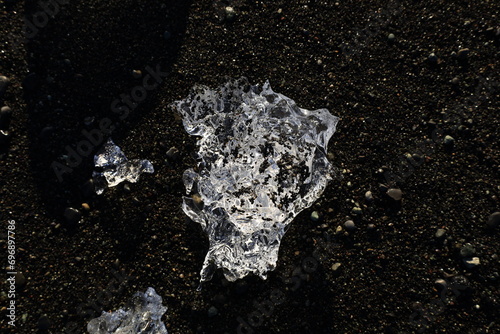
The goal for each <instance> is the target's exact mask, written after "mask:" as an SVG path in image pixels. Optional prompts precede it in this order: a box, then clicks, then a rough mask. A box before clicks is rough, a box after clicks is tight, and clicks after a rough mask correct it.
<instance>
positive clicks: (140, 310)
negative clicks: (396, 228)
mask: <svg viewBox="0 0 500 334" xmlns="http://www.w3.org/2000/svg"><path fill="white" fill-rule="evenodd" d="M166 311H167V307H165V306H163V305H162V298H161V297H160V296H159V295H158V294H157V293H156V291H155V289H153V288H148V289H147V290H146V292H145V293H141V292H137V293H136V294H135V295H134V296H133V297H132V299H131V302H130V306H129V307H127V308H125V309H119V310H118V311H115V312H112V313H107V312H102V315H101V316H100V317H98V318H95V319H92V320H90V322H89V323H88V325H87V331H88V332H89V333H90V334H168V332H167V328H166V327H165V324H164V323H163V321H161V317H162V316H163V314H164V313H165V312H166Z"/></svg>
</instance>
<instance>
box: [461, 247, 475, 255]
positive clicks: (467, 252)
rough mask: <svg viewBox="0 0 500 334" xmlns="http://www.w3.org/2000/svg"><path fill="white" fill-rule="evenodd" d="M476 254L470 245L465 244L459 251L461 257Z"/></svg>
mask: <svg viewBox="0 0 500 334" xmlns="http://www.w3.org/2000/svg"><path fill="white" fill-rule="evenodd" d="M474 254H476V249H475V248H474V247H473V246H472V245H471V244H466V245H464V246H463V247H462V248H461V249H460V256H461V257H471V256H472V255H474Z"/></svg>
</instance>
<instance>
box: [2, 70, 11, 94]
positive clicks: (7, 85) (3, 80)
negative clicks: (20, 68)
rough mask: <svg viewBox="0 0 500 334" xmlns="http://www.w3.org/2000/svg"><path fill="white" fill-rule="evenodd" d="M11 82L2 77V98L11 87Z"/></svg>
mask: <svg viewBox="0 0 500 334" xmlns="http://www.w3.org/2000/svg"><path fill="white" fill-rule="evenodd" d="M9 83H10V80H9V78H7V77H6V76H3V75H0V97H2V96H3V95H4V94H5V92H6V91H7V87H9Z"/></svg>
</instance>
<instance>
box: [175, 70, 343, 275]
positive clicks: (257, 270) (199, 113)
mask: <svg viewBox="0 0 500 334" xmlns="http://www.w3.org/2000/svg"><path fill="white" fill-rule="evenodd" d="M174 107H176V109H177V110H178V111H179V112H180V114H181V115H182V116H183V123H184V127H185V129H186V131H187V132H188V133H189V134H191V135H194V136H199V137H201V138H200V139H199V141H198V149H199V150H198V161H199V163H198V166H197V168H196V169H188V170H186V171H185V172H184V185H185V187H186V191H187V194H190V195H191V196H190V197H185V198H184V202H183V210H184V212H185V213H186V214H187V215H188V216H189V217H190V218H191V219H192V220H194V221H196V222H198V223H200V224H201V226H202V228H203V230H204V231H205V232H206V233H207V235H208V238H209V242H210V248H209V250H208V253H207V255H206V258H205V262H204V264H203V268H202V271H201V281H202V282H203V281H207V280H210V279H211V278H212V275H213V272H214V271H215V269H217V268H223V271H224V275H225V277H226V278H227V279H228V280H229V281H235V280H237V279H240V278H242V277H244V276H246V275H248V274H249V273H253V274H255V275H258V276H260V277H261V278H263V279H265V278H266V273H267V272H268V271H270V270H273V269H274V268H275V266H276V261H277V259H278V250H279V245H280V242H281V238H282V237H283V235H284V234H285V228H286V226H287V225H288V224H290V222H291V221H292V220H293V218H294V217H295V216H296V215H297V214H298V213H299V212H301V211H302V210H304V209H305V208H307V207H309V206H311V205H312V204H313V202H314V201H315V200H316V199H317V198H318V197H319V196H320V195H321V194H322V192H323V190H324V189H325V187H326V185H327V182H328V181H329V180H331V179H332V175H333V167H332V166H331V164H330V163H329V162H328V160H327V158H326V151H327V145H328V141H329V140H330V137H331V136H332V135H333V133H334V132H335V129H336V125H337V121H338V118H337V117H335V116H332V115H331V114H330V112H329V111H328V110H326V109H318V110H314V111H310V110H306V109H302V108H300V107H298V106H297V105H296V104H295V102H294V101H293V100H291V99H290V98H288V97H286V96H284V95H282V94H279V93H275V92H274V91H273V90H272V89H271V87H270V85H269V82H266V83H265V84H264V85H263V86H262V87H260V86H253V85H250V84H249V83H248V81H247V80H246V79H245V78H242V79H239V80H234V81H229V82H227V83H226V84H225V85H223V86H221V87H218V88H217V89H210V88H208V87H205V86H195V87H194V88H193V89H192V91H191V93H190V94H189V96H188V97H187V98H186V99H184V100H181V101H176V102H175V103H174Z"/></svg>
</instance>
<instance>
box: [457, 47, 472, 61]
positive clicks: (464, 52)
mask: <svg viewBox="0 0 500 334" xmlns="http://www.w3.org/2000/svg"><path fill="white" fill-rule="evenodd" d="M469 53H470V50H469V49H468V48H463V49H460V50H458V52H457V56H458V58H461V59H465V58H467V56H468V55H469Z"/></svg>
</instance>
